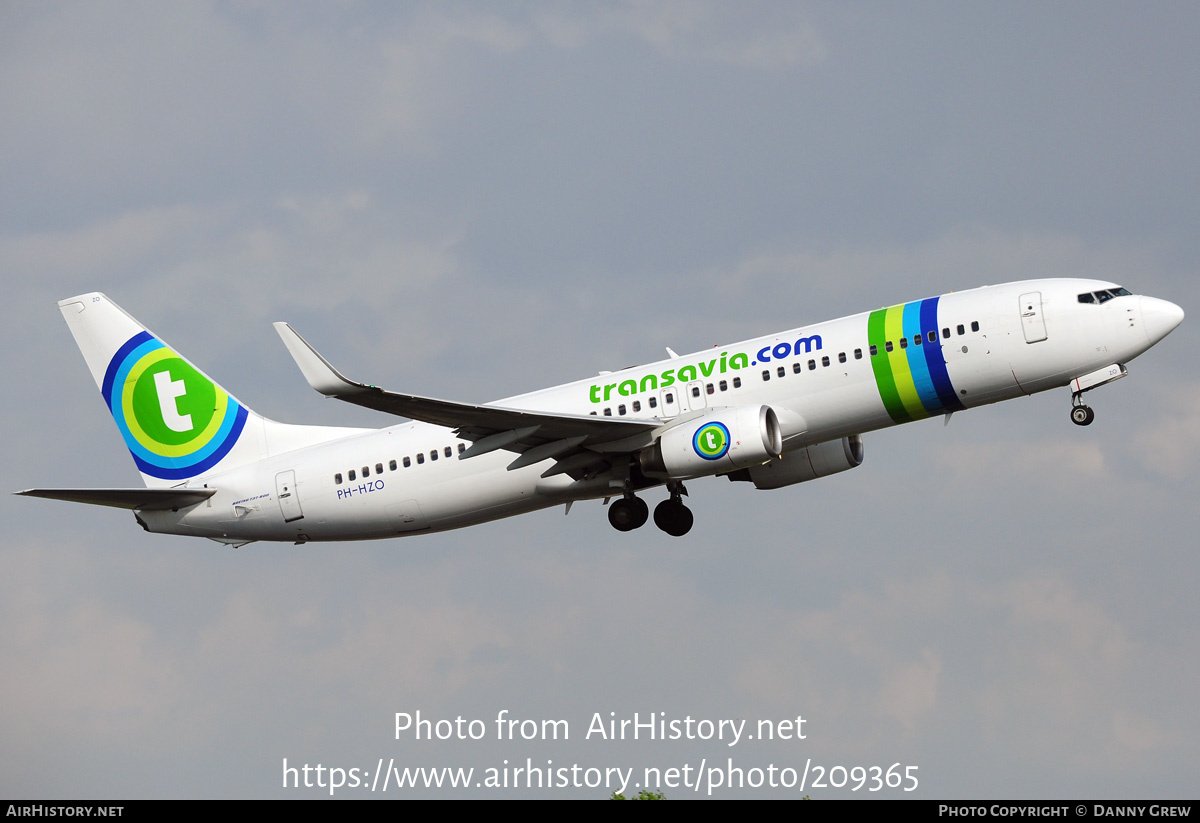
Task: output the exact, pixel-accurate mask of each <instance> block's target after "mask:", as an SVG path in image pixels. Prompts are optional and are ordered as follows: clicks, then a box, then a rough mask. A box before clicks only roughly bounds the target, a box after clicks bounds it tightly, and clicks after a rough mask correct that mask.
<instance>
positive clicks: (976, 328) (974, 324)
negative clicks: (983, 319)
mask: <svg viewBox="0 0 1200 823" xmlns="http://www.w3.org/2000/svg"><path fill="white" fill-rule="evenodd" d="M971 331H979V321H978V320H972V321H971Z"/></svg>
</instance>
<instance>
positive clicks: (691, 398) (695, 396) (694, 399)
mask: <svg viewBox="0 0 1200 823" xmlns="http://www.w3.org/2000/svg"><path fill="white" fill-rule="evenodd" d="M684 402H685V403H687V409H688V411H695V410H696V409H702V408H704V407H705V406H707V405H708V398H707V397H705V396H704V384H703V383H701V382H700V381H699V380H697V381H695V382H693V383H688V384H687V399H686V400H685V401H684Z"/></svg>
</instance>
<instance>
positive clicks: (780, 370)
mask: <svg viewBox="0 0 1200 823" xmlns="http://www.w3.org/2000/svg"><path fill="white" fill-rule="evenodd" d="M775 374H776V376H778V377H783V376H784V375H785V374H787V370H786V369H784V367H783V366H780V367H779V368H777V369H776V370H775Z"/></svg>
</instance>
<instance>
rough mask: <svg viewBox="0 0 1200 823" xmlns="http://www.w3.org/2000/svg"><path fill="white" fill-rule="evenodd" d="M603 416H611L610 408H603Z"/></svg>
mask: <svg viewBox="0 0 1200 823" xmlns="http://www.w3.org/2000/svg"><path fill="white" fill-rule="evenodd" d="M604 416H605V417H612V409H605V410H604Z"/></svg>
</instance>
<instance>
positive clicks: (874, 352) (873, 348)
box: [871, 343, 879, 357]
mask: <svg viewBox="0 0 1200 823" xmlns="http://www.w3.org/2000/svg"><path fill="white" fill-rule="evenodd" d="M877 354H879V347H878V346H876V345H875V344H874V343H872V344H871V356H872V357H874V356H875V355H877Z"/></svg>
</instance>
